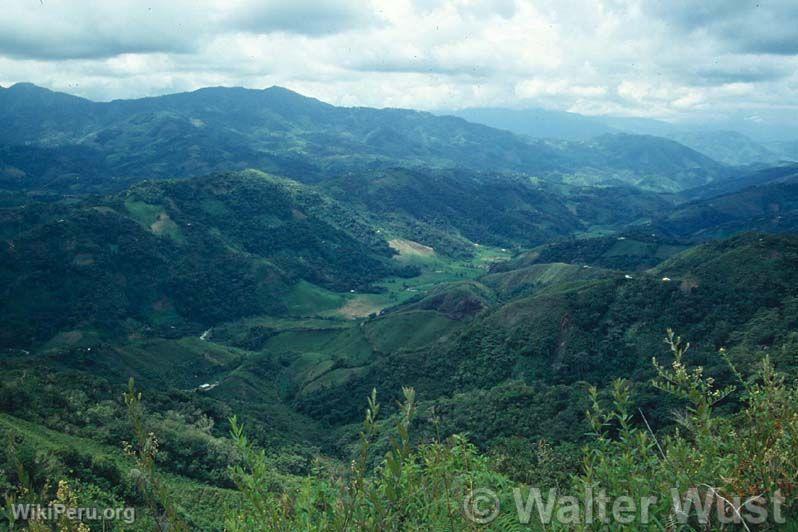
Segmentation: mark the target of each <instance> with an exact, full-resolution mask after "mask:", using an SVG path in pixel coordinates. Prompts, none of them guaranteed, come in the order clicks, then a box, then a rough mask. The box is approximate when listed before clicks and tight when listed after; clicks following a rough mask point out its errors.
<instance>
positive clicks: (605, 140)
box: [0, 84, 729, 192]
mask: <svg viewBox="0 0 798 532" xmlns="http://www.w3.org/2000/svg"><path fill="white" fill-rule="evenodd" d="M0 120H2V122H3V123H4V124H5V125H6V127H5V128H4V130H3V132H2V133H0V144H2V145H3V147H2V149H0V157H2V158H0V184H2V187H3V188H6V189H23V190H41V189H44V190H51V191H52V190H60V191H70V192H85V191H103V190H105V191H107V190H109V188H114V187H115V188H117V189H118V188H121V187H122V186H124V184H125V183H129V182H130V181H136V180H141V179H145V178H172V177H187V176H196V175H203V174H208V173H211V172H214V171H220V170H238V169H243V168H257V169H260V170H263V171H267V172H272V173H275V174H278V175H283V176H287V177H290V178H293V179H298V180H300V181H306V182H312V181H319V180H323V179H326V178H329V177H331V176H335V175H340V174H343V173H347V172H353V171H354V172H368V171H370V170H371V169H374V168H385V167H390V166H396V165H402V166H410V167H421V166H423V167H439V168H443V167H449V168H451V167H459V168H469V169H471V170H488V171H493V172H497V171H499V172H501V171H505V172H520V173H524V174H527V175H530V176H535V177H542V178H545V179H548V180H551V181H554V182H560V181H566V182H571V183H577V184H595V183H614V184H618V183H627V184H635V185H638V186H641V187H644V188H647V189H652V190H664V191H674V190H682V189H684V188H690V187H694V186H698V185H702V184H705V183H708V182H712V181H715V180H718V179H722V178H724V177H726V176H727V175H728V174H729V170H728V169H727V168H726V167H724V166H723V165H721V164H719V163H717V162H715V161H713V160H711V159H709V158H707V157H705V156H703V155H701V154H699V153H697V152H695V151H693V150H691V149H689V148H687V147H685V146H682V145H680V144H677V143H675V142H673V141H669V140H665V139H661V138H658V137H649V136H634V135H623V136H615V135H608V136H605V137H601V138H599V139H597V140H595V141H584V142H568V141H544V140H530V139H525V138H522V137H519V136H517V135H514V134H512V133H509V132H507V131H502V130H498V129H493V128H490V127H487V126H483V125H480V124H474V123H470V122H467V121H465V120H463V119H461V118H455V117H451V116H440V117H439V116H435V115H432V114H430V113H424V112H417V111H411V110H403V109H370V108H345V107H335V106H332V105H329V104H326V103H323V102H320V101H318V100H315V99H313V98H307V97H304V96H301V95H299V94H297V93H294V92H291V91H289V90H287V89H283V88H280V87H271V88H268V89H265V90H251V89H243V88H222V87H217V88H206V89H200V90H197V91H195V92H191V93H181V94H173V95H169V96H160V97H153V98H144V99H139V100H118V101H112V102H107V103H97V102H92V101H89V100H85V99H82V98H77V97H74V96H70V95H67V94H62V93H56V92H51V91H49V90H46V89H43V88H40V87H36V86H34V85H30V84H17V85H14V86H12V87H10V88H5V89H0ZM34 150H35V151H34ZM42 160H44V161H48V163H47V164H46V165H42V164H41V162H40V161H42Z"/></svg>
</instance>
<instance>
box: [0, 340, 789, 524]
mask: <svg viewBox="0 0 798 532" xmlns="http://www.w3.org/2000/svg"><path fill="white" fill-rule="evenodd" d="M666 341H667V343H668V345H669V347H670V349H671V355H672V356H671V357H670V360H669V362H659V361H657V360H655V361H654V367H655V368H656V373H657V376H656V377H655V379H654V380H653V381H652V384H653V386H655V387H656V388H658V389H660V390H662V391H664V392H666V393H667V394H669V395H671V396H672V397H673V398H674V399H675V400H676V401H677V403H676V404H677V409H676V410H675V411H674V414H675V415H676V416H677V420H678V424H677V425H676V426H675V427H672V428H671V429H668V430H664V431H661V432H658V433H655V432H654V431H653V430H652V429H651V426H650V425H649V423H648V419H647V417H646V414H645V412H644V411H642V410H638V411H636V412H635V411H633V410H632V404H633V403H632V398H631V397H630V388H629V384H628V383H627V382H625V381H623V380H616V381H615V382H614V383H613V385H612V387H611V391H610V393H609V394H607V396H606V397H604V394H601V393H599V391H598V390H596V389H595V388H594V389H592V390H591V391H590V396H591V400H592V406H591V408H590V409H589V411H588V412H587V416H588V419H589V421H590V425H591V427H592V433H591V436H590V438H589V439H588V441H587V442H586V444H585V445H584V446H583V448H582V451H581V465H580V466H579V468H578V470H577V472H576V473H575V474H568V473H567V470H568V468H569V467H570V466H572V464H566V467H565V468H563V464H562V463H561V461H560V460H559V459H558V456H556V454H553V453H552V451H551V449H550V448H549V447H548V446H547V444H546V443H545V442H540V444H539V446H538V448H537V450H536V462H535V463H527V464H525V465H526V467H530V468H533V467H534V469H535V471H534V477H530V478H528V482H529V483H530V484H529V485H525V484H524V483H519V482H517V481H515V480H512V479H511V478H509V477H508V476H507V475H505V474H502V473H501V472H499V471H498V468H497V460H496V458H495V457H493V458H491V457H489V456H486V455H484V454H482V453H480V452H479V451H478V449H477V448H476V447H475V446H474V445H473V444H472V443H469V442H468V439H467V438H466V437H464V436H462V435H456V434H455V435H444V434H442V433H441V431H440V430H441V429H440V427H441V423H440V419H439V418H438V417H434V418H433V419H431V420H430V421H431V423H432V424H433V426H434V427H435V430H436V432H435V433H434V434H433V435H432V436H431V437H430V438H428V439H426V438H421V439H419V437H418V436H417V435H415V434H414V427H416V426H417V423H416V415H417V410H418V405H417V403H416V398H415V392H414V390H412V389H410V388H405V389H404V390H403V400H402V402H401V404H400V405H399V408H398V410H397V412H396V413H395V414H394V415H391V416H389V417H388V418H386V419H385V420H384V421H382V422H381V421H380V415H381V413H382V407H381V405H380V403H379V402H378V399H377V395H376V391H374V392H372V395H371V397H370V398H369V399H368V408H367V410H366V415H365V419H364V421H363V424H362V429H361V431H360V435H359V443H358V445H357V450H356V453H355V454H354V456H353V458H352V460H351V462H349V463H348V464H347V463H338V462H336V461H331V460H328V459H323V458H321V457H318V459H317V461H316V463H315V464H314V466H313V468H312V471H311V472H310V473H309V474H308V475H286V474H284V473H281V471H280V470H281V466H280V465H279V461H280V460H281V458H282V457H281V456H279V455H275V454H273V453H271V452H266V451H264V450H261V449H258V448H257V446H256V445H255V444H254V443H253V442H252V441H251V440H250V439H249V438H248V436H247V435H246V430H245V428H244V427H243V426H242V425H241V424H240V422H239V421H238V420H237V419H236V418H235V417H233V418H232V419H231V420H230V441H231V444H232V449H234V451H235V460H234V461H235V465H232V466H230V467H229V469H228V474H229V479H230V481H231V483H232V484H231V487H230V489H229V490H226V491H225V492H223V493H222V492H220V493H219V494H218V495H217V496H215V497H214V498H212V499H206V500H205V501H204V502H203V504H205V505H207V506H206V508H204V509H203V511H204V512H208V513H210V514H212V515H213V517H211V520H210V521H207V522H206V523H205V525H203V526H204V527H208V528H224V529H226V530H242V531H250V530H414V529H430V530H476V529H491V530H512V529H519V530H520V529H527V528H529V527H531V528H532V529H541V530H543V529H546V530H559V529H562V530H572V529H575V528H576V529H586V530H589V529H602V528H604V527H606V526H607V524H608V523H611V526H612V528H613V529H615V530H643V529H651V530H661V529H674V528H678V529H687V530H702V529H708V528H709V529H721V528H726V529H733V528H745V529H748V530H750V529H752V528H758V529H775V528H778V527H779V525H781V524H784V523H788V522H792V521H791V520H792V519H793V518H795V517H796V515H798V514H797V513H796V512H798V490H797V488H798V485H797V484H796V480H797V477H796V471H798V440H796V438H795V435H796V434H798V382H796V381H794V380H792V379H791V378H788V377H786V376H785V375H783V374H780V373H778V372H777V371H775V370H774V368H773V365H772V363H771V361H770V360H769V359H768V358H765V359H763V360H761V361H760V363H759V367H758V368H757V369H756V370H755V371H752V372H751V374H750V375H748V376H743V375H742V374H741V373H740V372H739V371H738V370H737V369H736V368H735V367H734V366H733V365H732V364H731V362H730V361H728V357H727V356H726V354H725V353H724V352H721V353H719V355H718V356H719V357H721V358H725V359H726V360H727V363H728V364H729V367H730V369H731V371H732V372H733V374H734V375H736V379H737V383H736V384H735V385H727V386H722V387H721V386H718V385H716V383H715V382H714V379H713V378H711V377H707V376H705V375H704V372H703V368H701V367H690V366H689V365H687V364H686V363H685V354H686V352H687V350H688V349H689V344H686V343H685V342H684V341H682V340H681V339H680V338H679V337H677V336H675V335H674V334H673V333H671V332H669V334H668V337H667V339H666ZM607 400H608V401H609V405H608V406H606V405H605V402H606V401H607ZM724 403H731V404H733V405H734V406H733V409H732V411H730V412H728V413H726V414H719V413H718V410H719V409H720V408H721V405H723V404H724ZM124 404H125V407H126V409H127V411H128V419H129V422H130V423H131V426H132V436H133V438H132V441H131V442H129V443H126V444H125V453H126V454H127V456H128V458H127V459H125V460H126V462H127V463H128V464H129V465H128V467H129V469H128V470H127V472H126V473H125V475H126V476H128V477H130V478H131V479H132V480H133V485H132V487H131V491H130V493H128V494H127V496H125V497H124V498H123V499H119V498H117V497H116V496H115V494H114V489H109V490H108V491H105V490H103V489H102V487H101V486H102V483H101V482H100V480H101V479H99V478H95V479H94V483H93V484H87V483H86V479H85V477H84V478H82V479H76V478H75V476H76V473H77V475H78V476H81V475H80V473H78V472H77V471H75V470H61V471H60V473H56V470H55V469H53V467H55V462H57V461H58V460H59V459H63V457H58V456H57V454H56V455H53V454H49V453H46V452H43V450H42V449H39V452H38V456H37V457H36V458H35V459H33V461H31V459H30V457H27V458H26V456H25V454H26V452H29V451H26V450H25V449H24V448H19V447H18V446H17V444H16V443H14V442H17V441H18V438H19V437H20V436H21V434H19V433H18V432H17V431H18V429H19V428H22V427H21V426H17V427H15V428H11V429H10V430H5V432H6V437H7V438H10V439H9V446H8V448H7V451H6V452H7V462H6V463H8V464H12V465H14V467H13V468H12V469H9V470H6V471H5V476H4V483H5V492H6V495H5V497H6V510H5V514H4V515H5V520H6V523H7V525H8V526H9V527H10V528H12V529H16V528H19V527H24V526H26V525H27V526H28V527H29V528H28V529H30V530H38V529H49V528H47V527H49V523H45V522H36V521H33V522H30V523H25V522H20V521H18V520H15V519H14V518H13V514H12V509H11V506H12V505H13V504H15V503H17V502H18V501H25V502H39V503H41V504H68V505H72V506H86V505H92V504H103V503H104V504H110V505H112V504H135V505H137V506H138V507H139V508H138V510H139V513H138V514H137V516H138V519H137V520H136V522H134V523H128V524H121V523H106V525H109V524H110V525H111V526H117V527H119V528H120V529H128V530H149V529H152V528H160V529H163V530H166V529H169V530H189V529H193V528H196V527H197V526H199V525H198V523H199V522H201V521H198V520H197V519H198V516H197V515H196V514H195V512H197V511H198V510H199V509H197V508H194V507H192V506H190V505H189V503H188V501H187V499H186V498H185V494H180V495H178V493H176V492H175V490H174V486H172V485H171V484H172V483H173V482H174V480H173V479H172V478H171V477H170V476H169V475H167V474H165V473H163V472H162V471H161V470H160V465H159V462H160V461H161V449H160V445H161V443H160V442H161V441H162V440H160V436H158V435H157V434H155V433H154V432H152V431H151V430H150V428H152V427H153V424H152V421H151V420H150V419H149V416H148V414H147V413H146V412H147V410H146V408H145V407H144V404H143V403H142V395H141V393H140V392H137V391H136V390H135V389H134V387H133V383H132V381H131V383H130V386H129V390H128V392H127V393H125V395H124ZM383 437H384V438H387V440H385V442H386V445H385V446H384V447H382V446H381V445H380V440H381V438H383ZM19 441H22V442H23V444H24V443H27V444H30V442H29V441H28V442H24V439H23V440H19ZM94 452H98V450H97V449H95V450H94ZM99 456H100V455H99V453H98V455H97V456H95V463H94V464H92V466H91V467H90V469H91V470H92V471H93V473H94V474H95V475H96V474H97V471H98V467H99V464H100V463H101V462H98V461H97V460H98V459H99ZM106 460H108V462H106V463H107V465H106V466H105V468H106V471H109V472H110V471H113V470H114V469H115V468H121V467H122V466H121V465H120V464H121V462H117V463H114V462H113V460H110V459H106ZM114 460H118V459H114ZM116 474H122V473H121V472H118V473H116ZM118 482H119V483H120V484H124V483H126V482H127V480H123V479H121V478H120V479H119V481H118ZM532 488H537V489H539V490H542V491H543V492H544V493H549V495H550V494H551V493H553V492H550V491H548V490H551V489H554V490H558V492H559V493H564V494H565V493H567V494H569V495H571V496H573V497H576V498H577V499H578V500H579V501H588V502H587V503H585V504H588V505H590V508H588V507H587V506H584V505H583V506H581V507H579V506H578V505H577V506H574V502H573V501H571V500H567V499H558V501H557V502H556V503H552V505H551V506H549V505H548V503H547V502H546V501H544V502H543V503H541V504H538V505H537V506H535V505H533V504H532V503H530V502H529V501H532V500H533V499H527V493H529V490H530V489H532ZM671 490H676V493H677V494H678V496H679V497H680V499H679V501H680V502H682V503H684V502H685V501H690V500H692V501H694V502H697V504H692V505H691V504H681V505H680V504H676V503H674V500H673V498H672V493H671ZM555 493H556V492H555ZM597 493H602V494H604V495H605V496H606V499H607V500H609V501H610V504H612V501H614V500H615V499H616V498H618V497H621V496H628V497H631V498H632V500H635V501H637V500H642V499H644V498H648V497H651V496H654V497H656V500H655V501H653V502H652V503H651V504H650V507H649V509H648V510H647V512H648V513H645V514H642V513H640V511H639V508H638V509H632V510H628V509H627V510H626V511H625V513H617V512H616V513H613V512H615V510H609V509H607V507H602V504H606V503H602V502H601V500H600V499H591V497H592V496H593V495H592V494H597ZM691 498H692V499H691ZM774 503H775V504H776V506H775V507H774ZM703 508H708V510H707V511H706V512H704V511H703V510H702V509H703ZM209 510H210V511H209ZM588 515H590V516H593V517H590V518H589V517H588ZM619 515H620V516H621V518H620V521H618V519H619V518H618V516H619ZM605 518H606V519H607V520H608V521H604V520H603V519H605ZM641 520H642V521H641ZM88 525H91V526H94V525H96V524H92V523H88ZM59 527H60V528H59V530H88V529H90V528H88V527H87V525H79V524H77V523H74V522H70V521H68V520H66V519H62V520H61V524H60V525H59Z"/></svg>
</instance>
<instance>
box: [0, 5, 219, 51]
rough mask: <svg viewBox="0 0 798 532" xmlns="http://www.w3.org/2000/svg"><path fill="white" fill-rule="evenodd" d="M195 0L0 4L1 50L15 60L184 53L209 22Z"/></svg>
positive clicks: (193, 47)
mask: <svg viewBox="0 0 798 532" xmlns="http://www.w3.org/2000/svg"><path fill="white" fill-rule="evenodd" d="M206 14H207V12H206V10H205V8H204V7H203V6H202V5H201V4H199V3H195V2H189V1H181V0H177V1H171V2H153V3H144V2H136V1H118V2H87V1H84V0H75V1H66V0H44V1H43V2H41V3H40V2H33V1H15V2H7V3H5V4H4V5H3V16H2V17H0V54H2V55H5V56H7V57H13V58H19V59H38V60H63V59H101V58H106V57H113V56H117V55H121V54H126V53H156V52H168V53H188V52H191V51H194V50H196V49H197V47H198V45H199V43H200V42H201V39H202V37H203V35H204V33H205V27H207V26H208V23H209V21H208V20H207V19H206V18H205V15H206Z"/></svg>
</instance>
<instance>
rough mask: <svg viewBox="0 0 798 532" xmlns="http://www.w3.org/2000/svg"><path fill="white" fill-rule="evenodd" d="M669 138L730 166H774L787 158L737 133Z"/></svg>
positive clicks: (695, 133)
mask: <svg viewBox="0 0 798 532" xmlns="http://www.w3.org/2000/svg"><path fill="white" fill-rule="evenodd" d="M668 137H669V138H671V139H673V140H676V141H677V142H680V143H682V144H684V145H685V146H689V147H691V148H693V149H694V150H696V151H700V152H701V153H704V154H706V155H708V156H709V157H712V158H713V159H715V160H716V161H720V162H723V163H725V164H730V165H740V166H741V165H747V164H752V163H766V164H772V163H776V162H778V161H779V160H782V159H785V158H786V157H784V156H783V155H781V154H779V153H777V152H774V151H772V150H770V149H768V148H767V147H765V146H763V145H762V144H759V143H757V142H754V141H753V140H751V139H750V138H749V137H746V136H745V135H743V134H741V133H737V132H736V131H680V132H678V133H672V134H670V135H668Z"/></svg>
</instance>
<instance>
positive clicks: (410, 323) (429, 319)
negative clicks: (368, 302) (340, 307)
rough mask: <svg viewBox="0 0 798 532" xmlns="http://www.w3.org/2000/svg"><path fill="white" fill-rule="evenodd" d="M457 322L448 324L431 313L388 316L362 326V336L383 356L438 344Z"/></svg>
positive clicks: (429, 311)
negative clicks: (364, 332) (363, 327)
mask: <svg viewBox="0 0 798 532" xmlns="http://www.w3.org/2000/svg"><path fill="white" fill-rule="evenodd" d="M458 326H460V322H457V321H455V320H450V319H449V318H447V317H445V316H442V315H441V314H439V313H438V312H435V311H432V310H415V311H409V312H399V313H396V314H389V315H387V316H385V317H383V318H380V319H378V320H374V321H370V322H368V323H367V324H366V325H365V330H366V336H367V337H368V339H369V341H370V342H371V344H372V345H374V347H375V348H376V349H377V350H379V351H380V352H383V353H391V352H394V351H397V350H399V349H416V348H419V347H422V346H424V345H428V344H431V343H435V342H440V341H442V340H443V339H445V338H446V337H447V335H448V334H449V333H451V332H452V331H454V329H456V328H457V327H458Z"/></svg>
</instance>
